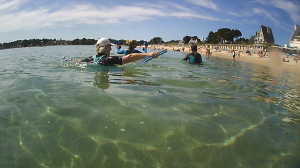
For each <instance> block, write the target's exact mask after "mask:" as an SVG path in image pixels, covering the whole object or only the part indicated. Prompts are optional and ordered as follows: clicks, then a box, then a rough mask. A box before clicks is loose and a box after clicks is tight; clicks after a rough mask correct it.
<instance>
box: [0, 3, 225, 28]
mask: <svg viewBox="0 0 300 168" xmlns="http://www.w3.org/2000/svg"><path fill="white" fill-rule="evenodd" d="M0 1H1V0H0ZM2 1H3V0H2ZM13 2H14V3H13V4H15V5H13V4H7V5H6V7H5V9H11V8H12V6H14V8H15V7H17V8H20V6H16V4H17V2H19V0H14V1H13ZM167 3H168V4H169V6H168V7H166V6H161V7H160V8H157V5H156V4H154V5H152V6H151V5H145V4H138V5H135V6H132V5H131V6H115V7H111V8H108V7H103V6H100V5H99V6H95V5H94V4H84V5H78V4H77V5H70V6H68V7H64V8H60V9H56V10H55V8H51V7H40V8H38V9H33V10H32V9H23V10H15V11H16V12H11V13H9V12H7V13H5V14H2V15H0V23H1V24H0V33H3V32H9V31H15V30H24V29H36V28H42V27H57V26H64V27H65V26H74V25H78V24H88V25H106V24H114V25H120V24H122V23H124V20H125V21H127V22H135V21H142V20H149V19H154V18H155V17H177V18H185V19H191V18H198V19H205V20H214V21H226V22H230V20H228V19H227V20H226V19H225V20H223V19H218V18H215V17H212V16H209V15H199V14H197V13H195V12H193V11H191V10H188V8H185V7H183V6H179V5H177V4H175V3H172V2H167ZM154 6H156V7H154ZM170 6H171V8H170ZM0 13H1V11H0ZM121 21H122V22H121ZM2 23H4V24H2Z"/></svg>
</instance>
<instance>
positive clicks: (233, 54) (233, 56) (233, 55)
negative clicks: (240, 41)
mask: <svg viewBox="0 0 300 168" xmlns="http://www.w3.org/2000/svg"><path fill="white" fill-rule="evenodd" d="M235 55H236V53H235V51H234V50H233V53H232V58H233V62H235Z"/></svg>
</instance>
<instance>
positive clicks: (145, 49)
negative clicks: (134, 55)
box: [144, 41, 148, 53]
mask: <svg viewBox="0 0 300 168" xmlns="http://www.w3.org/2000/svg"><path fill="white" fill-rule="evenodd" d="M144 45H145V48H144V52H145V53H147V48H148V43H147V41H145V42H144Z"/></svg>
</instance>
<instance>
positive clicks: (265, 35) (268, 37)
mask: <svg viewBox="0 0 300 168" xmlns="http://www.w3.org/2000/svg"><path fill="white" fill-rule="evenodd" d="M274 43H275V41H274V37H273V33H272V29H271V28H270V27H266V26H263V25H261V26H260V30H259V32H256V37H255V44H262V45H266V44H269V45H274Z"/></svg>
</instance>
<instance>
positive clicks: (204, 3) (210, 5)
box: [186, 0, 218, 10]
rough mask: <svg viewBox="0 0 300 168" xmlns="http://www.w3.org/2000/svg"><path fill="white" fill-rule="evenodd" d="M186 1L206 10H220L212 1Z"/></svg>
mask: <svg viewBox="0 0 300 168" xmlns="http://www.w3.org/2000/svg"><path fill="white" fill-rule="evenodd" d="M186 1H187V2H189V3H191V4H195V5H199V6H202V7H205V8H210V9H214V10H217V9H218V6H217V5H216V4H214V3H213V2H212V1H210V0H186Z"/></svg>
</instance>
